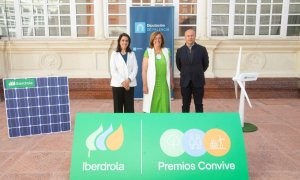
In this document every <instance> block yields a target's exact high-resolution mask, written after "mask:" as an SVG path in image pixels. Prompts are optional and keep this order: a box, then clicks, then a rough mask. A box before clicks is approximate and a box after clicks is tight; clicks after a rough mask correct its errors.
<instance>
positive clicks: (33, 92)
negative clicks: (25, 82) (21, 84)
mask: <svg viewBox="0 0 300 180" xmlns="http://www.w3.org/2000/svg"><path fill="white" fill-rule="evenodd" d="M27 94H28V97H37V90H36V89H35V88H28V89H27Z"/></svg>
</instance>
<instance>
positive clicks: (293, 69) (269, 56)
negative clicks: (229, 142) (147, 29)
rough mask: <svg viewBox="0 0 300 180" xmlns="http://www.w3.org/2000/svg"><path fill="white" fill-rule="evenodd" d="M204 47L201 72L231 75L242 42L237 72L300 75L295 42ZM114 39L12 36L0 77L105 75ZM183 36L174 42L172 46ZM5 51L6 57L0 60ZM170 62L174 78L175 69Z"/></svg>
mask: <svg viewBox="0 0 300 180" xmlns="http://www.w3.org/2000/svg"><path fill="white" fill-rule="evenodd" d="M197 42H198V43H199V44H202V45H204V46H206V48H207V50H208V53H209V57H210V66H209V69H208V70H207V72H206V76H207V77H211V78H213V77H232V76H233V75H234V74H235V69H236V61H237V57H238V53H239V47H240V46H242V47H243V55H242V64H241V65H242V68H241V71H243V72H253V71H254V72H259V77H300V46H299V41H290V40H274V41H261V40H260V41H249V40H248V41H247V40H244V41H230V40H224V41H217V40H202V41H200V40H198V41H197ZM116 43H117V42H116V40H76V41H75V40H72V41H69V40H68V41H37V40H35V41H12V42H11V45H10V47H8V46H7V45H6V44H5V43H4V42H3V41H1V42H0V65H1V66H0V76H1V77H4V76H5V74H7V76H8V77H35V76H52V75H67V76H68V77H70V78H109V77H110V75H109V58H110V54H111V51H112V50H114V49H115V48H116V45H117V44H116ZM183 44H184V40H176V41H175V49H174V53H176V49H177V48H179V47H180V46H182V45H183ZM6 53H8V54H9V53H11V54H10V55H8V56H6V57H7V58H6V59H7V61H6V63H4V57H5V55H6ZM174 67H175V77H179V72H178V70H177V68H176V66H175V65H174Z"/></svg>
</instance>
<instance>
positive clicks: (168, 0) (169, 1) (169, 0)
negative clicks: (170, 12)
mask: <svg viewBox="0 0 300 180" xmlns="http://www.w3.org/2000/svg"><path fill="white" fill-rule="evenodd" d="M165 3H173V0H165Z"/></svg>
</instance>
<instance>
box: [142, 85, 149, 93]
mask: <svg viewBox="0 0 300 180" xmlns="http://www.w3.org/2000/svg"><path fill="white" fill-rule="evenodd" d="M143 93H144V94H148V86H147V85H143Z"/></svg>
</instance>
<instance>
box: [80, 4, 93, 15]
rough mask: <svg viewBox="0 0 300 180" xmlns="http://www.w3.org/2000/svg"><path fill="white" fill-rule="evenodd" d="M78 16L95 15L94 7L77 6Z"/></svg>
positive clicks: (86, 5)
mask: <svg viewBox="0 0 300 180" xmlns="http://www.w3.org/2000/svg"><path fill="white" fill-rule="evenodd" d="M76 13H77V14H94V5H93V4H82V5H76Z"/></svg>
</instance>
